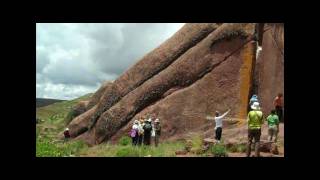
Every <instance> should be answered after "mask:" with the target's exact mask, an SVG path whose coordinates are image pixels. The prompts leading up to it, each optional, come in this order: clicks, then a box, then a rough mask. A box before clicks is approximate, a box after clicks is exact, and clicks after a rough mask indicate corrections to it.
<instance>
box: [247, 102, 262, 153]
mask: <svg viewBox="0 0 320 180" xmlns="http://www.w3.org/2000/svg"><path fill="white" fill-rule="evenodd" d="M251 109H252V110H251V111H250V112H249V113H248V119H247V121H248V143H247V157H249V156H250V153H251V144H252V140H253V139H254V145H255V156H256V157H259V156H260V152H259V146H260V136H261V126H262V124H263V113H262V111H261V110H260V104H259V103H258V102H254V103H253V104H252V106H251Z"/></svg>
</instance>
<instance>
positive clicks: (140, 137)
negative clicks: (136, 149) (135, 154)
mask: <svg viewBox="0 0 320 180" xmlns="http://www.w3.org/2000/svg"><path fill="white" fill-rule="evenodd" d="M142 140H143V134H141V135H139V136H138V145H139V146H140V145H141V144H142Z"/></svg>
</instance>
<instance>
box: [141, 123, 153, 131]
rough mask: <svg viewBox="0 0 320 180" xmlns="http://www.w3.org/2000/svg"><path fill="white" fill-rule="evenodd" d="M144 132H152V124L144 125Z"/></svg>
mask: <svg viewBox="0 0 320 180" xmlns="http://www.w3.org/2000/svg"><path fill="white" fill-rule="evenodd" d="M143 129H144V131H147V132H150V131H151V129H152V126H151V124H150V123H147V124H146V125H144V128H143Z"/></svg>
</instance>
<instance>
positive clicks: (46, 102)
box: [36, 98, 64, 108]
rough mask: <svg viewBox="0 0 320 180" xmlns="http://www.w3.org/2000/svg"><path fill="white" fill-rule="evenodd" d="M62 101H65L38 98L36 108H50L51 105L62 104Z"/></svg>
mask: <svg viewBox="0 0 320 180" xmlns="http://www.w3.org/2000/svg"><path fill="white" fill-rule="evenodd" d="M61 101H64V100H59V99H46V98H36V106H37V108H38V107H43V106H48V105H50V104H53V103H56V102H61Z"/></svg>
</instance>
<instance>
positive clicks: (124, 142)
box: [119, 136, 131, 146]
mask: <svg viewBox="0 0 320 180" xmlns="http://www.w3.org/2000/svg"><path fill="white" fill-rule="evenodd" d="M128 144H131V138H130V137H129V136H122V137H121V138H120V140H119V145H122V146H126V145H128Z"/></svg>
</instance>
